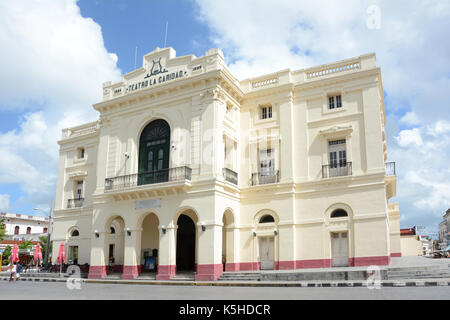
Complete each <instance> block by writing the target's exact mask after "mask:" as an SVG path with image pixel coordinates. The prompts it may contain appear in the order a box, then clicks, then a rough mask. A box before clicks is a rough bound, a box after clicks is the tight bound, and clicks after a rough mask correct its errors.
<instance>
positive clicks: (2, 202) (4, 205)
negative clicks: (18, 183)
mask: <svg viewBox="0 0 450 320" xmlns="http://www.w3.org/2000/svg"><path fill="white" fill-rule="evenodd" d="M9 198H10V196H9V194H0V210H1V211H7V210H8V209H9Z"/></svg>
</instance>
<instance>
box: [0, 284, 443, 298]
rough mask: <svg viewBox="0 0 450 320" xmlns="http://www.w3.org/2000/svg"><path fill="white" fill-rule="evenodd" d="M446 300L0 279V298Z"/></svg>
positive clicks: (434, 294) (386, 293) (396, 294)
mask: <svg viewBox="0 0 450 320" xmlns="http://www.w3.org/2000/svg"><path fill="white" fill-rule="evenodd" d="M23 299H31V300H35V299H39V300H41V299H58V300H61V299H63V300H65V299H70V300H94V299H99V300H112V299H116V300H142V299H145V300H335V299H337V300H355V299H357V300H416V299H420V300H429V299H431V300H449V299H450V286H436V287H382V288H380V289H372V290H370V289H367V288H364V287H357V288H338V287H325V288H300V287H294V288H283V287H279V288H278V287H271V288H267V287H266V288H264V287H208V286H172V285H171V286H160V285H126V284H95V283H82V284H81V288H80V289H72V290H69V289H68V288H67V286H66V283H59V282H28V281H26V282H20V281H19V282H15V283H14V282H8V281H0V300H23Z"/></svg>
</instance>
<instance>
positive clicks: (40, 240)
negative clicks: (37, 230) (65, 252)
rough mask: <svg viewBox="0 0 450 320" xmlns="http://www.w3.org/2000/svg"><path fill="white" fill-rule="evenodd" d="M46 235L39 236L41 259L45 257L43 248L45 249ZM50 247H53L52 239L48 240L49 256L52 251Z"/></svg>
mask: <svg viewBox="0 0 450 320" xmlns="http://www.w3.org/2000/svg"><path fill="white" fill-rule="evenodd" d="M47 237H48V236H41V237H39V243H40V244H41V251H42V258H43V259H44V257H45V250H46V249H47ZM52 248H53V241H50V248H49V249H50V251H49V257H50V254H51V253H52Z"/></svg>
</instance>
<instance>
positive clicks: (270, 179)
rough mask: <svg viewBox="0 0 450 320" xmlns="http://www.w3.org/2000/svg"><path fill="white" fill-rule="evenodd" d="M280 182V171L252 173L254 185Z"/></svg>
mask: <svg viewBox="0 0 450 320" xmlns="http://www.w3.org/2000/svg"><path fill="white" fill-rule="evenodd" d="M278 182H280V171H278V170H277V171H268V172H257V173H252V181H251V184H252V186H256V185H260V184H269V183H278Z"/></svg>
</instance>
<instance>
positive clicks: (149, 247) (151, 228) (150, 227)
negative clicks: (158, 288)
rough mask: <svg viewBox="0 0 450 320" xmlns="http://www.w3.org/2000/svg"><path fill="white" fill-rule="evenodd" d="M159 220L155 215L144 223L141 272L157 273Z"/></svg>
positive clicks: (151, 214)
mask: <svg viewBox="0 0 450 320" xmlns="http://www.w3.org/2000/svg"><path fill="white" fill-rule="evenodd" d="M158 225H159V220H158V217H157V216H156V215H155V214H154V213H150V214H148V215H147V216H146V217H145V218H144V220H143V221H142V234H141V259H140V263H141V272H156V268H157V265H158V253H159V230H158Z"/></svg>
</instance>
